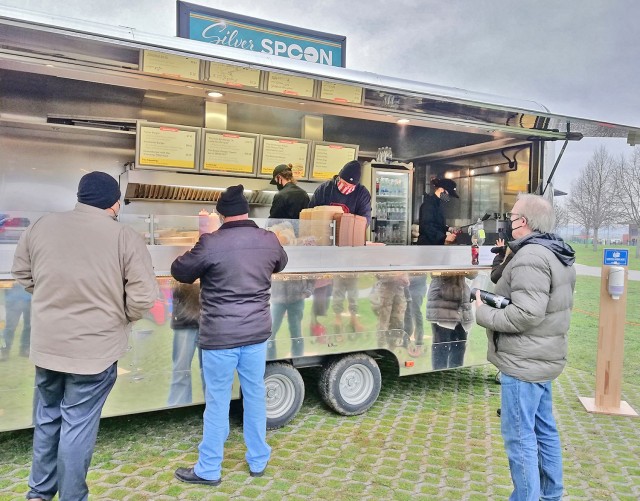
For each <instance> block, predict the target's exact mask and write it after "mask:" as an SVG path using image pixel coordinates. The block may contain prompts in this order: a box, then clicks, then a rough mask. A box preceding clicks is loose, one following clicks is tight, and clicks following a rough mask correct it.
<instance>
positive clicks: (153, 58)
mask: <svg viewBox="0 0 640 501" xmlns="http://www.w3.org/2000/svg"><path fill="white" fill-rule="evenodd" d="M141 66H142V71H144V72H145V73H155V74H156V75H164V76H167V77H178V78H188V79H190V80H199V79H200V60H199V59H196V58H194V57H184V56H176V55H175V54H165V53H164V52H155V51H152V50H144V51H142V65H141Z"/></svg>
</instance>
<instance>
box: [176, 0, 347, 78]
mask: <svg viewBox="0 0 640 501" xmlns="http://www.w3.org/2000/svg"><path fill="white" fill-rule="evenodd" d="M178 36H179V37H182V38H189V39H191V40H200V41H202V42H208V43H212V44H215V45H223V46H225V47H235V48H237V49H244V50H251V51H254V52H262V53H264V54H271V55H275V56H282V57H287V58H289V59H299V60H302V61H309V62H311V63H318V64H324V65H327V66H342V67H344V66H345V48H346V43H347V38H346V37H344V36H340V35H332V34H330V33H322V32H319V31H312V30H305V29H302V28H298V27H295V26H287V25H284V24H279V23H273V22H270V21H265V20H263V19H256V18H253V17H247V16H241V15H239V14H232V13H230V12H224V11H221V10H216V9H210V8H208V7H201V6H199V5H193V4H190V3H187V2H182V1H179V2H178Z"/></svg>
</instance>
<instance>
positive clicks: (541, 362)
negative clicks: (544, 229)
mask: <svg viewBox="0 0 640 501" xmlns="http://www.w3.org/2000/svg"><path fill="white" fill-rule="evenodd" d="M509 245H510V247H511V249H512V251H514V256H513V258H512V259H511V260H510V261H509V262H508V263H507V264H506V266H505V267H504V270H503V272H502V277H501V278H500V280H499V281H498V283H497V285H496V289H495V292H496V293H497V294H499V295H501V296H505V297H508V298H511V304H509V305H508V306H507V307H506V308H504V309H496V308H493V307H491V306H488V305H486V304H480V305H478V306H477V309H476V320H477V322H478V324H480V325H482V326H484V327H486V328H487V336H488V338H489V349H488V354H487V358H488V359H489V361H490V362H491V363H492V364H494V365H495V366H496V367H497V368H498V369H500V371H501V372H503V373H505V374H507V375H509V376H512V377H514V378H516V379H520V380H522V381H528V382H543V381H550V380H552V379H555V378H556V377H558V376H559V375H560V373H561V372H562V370H563V369H564V366H565V364H566V362H567V347H568V343H567V334H568V331H569V323H570V320H571V308H572V307H573V291H574V289H575V284H576V272H575V269H574V267H573V262H574V257H573V256H574V253H573V249H571V247H570V246H568V245H566V244H565V243H564V242H563V241H562V239H561V238H559V237H556V236H555V235H550V234H540V233H532V234H530V235H527V236H525V237H523V238H521V239H519V240H516V241H514V242H512V243H511V244H509Z"/></svg>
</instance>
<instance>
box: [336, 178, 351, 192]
mask: <svg viewBox="0 0 640 501" xmlns="http://www.w3.org/2000/svg"><path fill="white" fill-rule="evenodd" d="M337 184H338V191H339V192H340V193H342V194H343V195H349V194H350V193H353V190H355V189H356V185H355V184H349V183H347V182H345V181H343V180H342V179H341V178H338V183H337Z"/></svg>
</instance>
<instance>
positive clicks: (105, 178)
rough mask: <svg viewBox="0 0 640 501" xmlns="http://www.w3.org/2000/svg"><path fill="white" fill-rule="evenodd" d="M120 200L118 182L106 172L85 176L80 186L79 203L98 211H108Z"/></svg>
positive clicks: (96, 172) (95, 172)
mask: <svg viewBox="0 0 640 501" xmlns="http://www.w3.org/2000/svg"><path fill="white" fill-rule="evenodd" d="M118 200H120V187H119V186H118V181H116V180H115V179H114V178H113V176H110V175H109V174H107V173H106V172H100V171H94V172H89V174H85V175H84V176H82V178H81V179H80V183H79V184H78V202H80V203H81V204H86V205H91V206H92V207H97V208H98V209H108V208H109V207H111V206H113V204H115V203H116V202H117V201H118Z"/></svg>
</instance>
